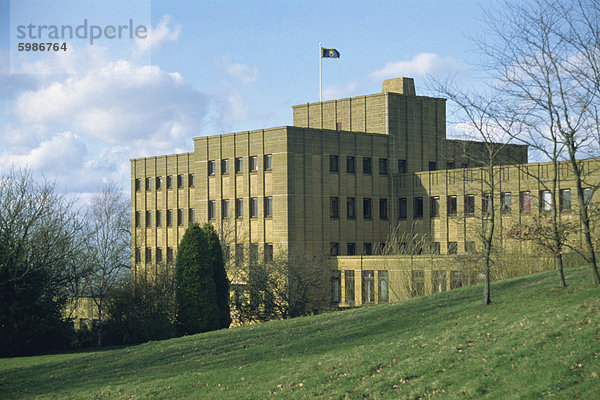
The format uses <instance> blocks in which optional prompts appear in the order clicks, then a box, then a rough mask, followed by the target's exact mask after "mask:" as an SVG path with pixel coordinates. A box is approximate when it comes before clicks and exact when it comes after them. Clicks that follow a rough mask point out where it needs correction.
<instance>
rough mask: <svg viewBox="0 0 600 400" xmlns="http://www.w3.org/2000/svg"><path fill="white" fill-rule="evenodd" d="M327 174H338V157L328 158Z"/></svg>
mask: <svg viewBox="0 0 600 400" xmlns="http://www.w3.org/2000/svg"><path fill="white" fill-rule="evenodd" d="M329 172H340V166H339V159H338V156H334V155H332V156H329Z"/></svg>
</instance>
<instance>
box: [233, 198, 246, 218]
mask: <svg viewBox="0 0 600 400" xmlns="http://www.w3.org/2000/svg"><path fill="white" fill-rule="evenodd" d="M235 217H236V218H243V217H244V199H235Z"/></svg>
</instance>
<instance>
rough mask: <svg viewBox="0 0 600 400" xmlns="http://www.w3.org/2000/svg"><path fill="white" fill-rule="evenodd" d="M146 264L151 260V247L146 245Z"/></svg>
mask: <svg viewBox="0 0 600 400" xmlns="http://www.w3.org/2000/svg"><path fill="white" fill-rule="evenodd" d="M145 261H146V264H150V263H151V262H152V247H146V260H145Z"/></svg>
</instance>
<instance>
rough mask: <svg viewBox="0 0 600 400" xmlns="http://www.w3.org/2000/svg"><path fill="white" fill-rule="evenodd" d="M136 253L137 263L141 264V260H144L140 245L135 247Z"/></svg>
mask: <svg viewBox="0 0 600 400" xmlns="http://www.w3.org/2000/svg"><path fill="white" fill-rule="evenodd" d="M134 254H135V263H136V264H139V263H140V262H142V252H141V250H140V248H139V247H136V248H135V252H134Z"/></svg>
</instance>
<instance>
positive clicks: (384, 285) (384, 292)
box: [378, 271, 390, 303]
mask: <svg viewBox="0 0 600 400" xmlns="http://www.w3.org/2000/svg"><path fill="white" fill-rule="evenodd" d="M378 286H379V303H387V302H388V301H390V294H389V277H388V272H387V271H379V285H378Z"/></svg>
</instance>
